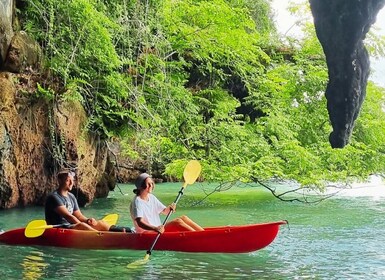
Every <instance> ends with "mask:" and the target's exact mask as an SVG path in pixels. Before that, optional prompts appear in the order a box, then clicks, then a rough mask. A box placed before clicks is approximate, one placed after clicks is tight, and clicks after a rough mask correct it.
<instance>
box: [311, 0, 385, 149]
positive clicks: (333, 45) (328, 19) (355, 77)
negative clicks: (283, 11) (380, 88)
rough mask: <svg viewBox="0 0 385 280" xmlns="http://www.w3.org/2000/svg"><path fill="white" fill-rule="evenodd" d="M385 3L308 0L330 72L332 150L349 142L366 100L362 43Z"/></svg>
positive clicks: (378, 0) (376, 0) (366, 68)
mask: <svg viewBox="0 0 385 280" xmlns="http://www.w3.org/2000/svg"><path fill="white" fill-rule="evenodd" d="M384 4H385V0H310V6H311V10H312V13H313V17H314V24H315V28H316V32H317V37H318V39H319V41H320V42H321V45H322V47H323V50H324V53H325V55H326V62H327V66H328V70H329V83H328V86H327V89H326V98H327V108H328V111H329V116H330V121H331V123H332V126H333V132H332V133H331V134H330V136H329V141H330V144H331V146H332V147H333V148H343V147H344V146H345V145H346V144H347V143H348V142H349V138H350V135H351V133H352V129H353V127H354V122H355V120H356V118H357V116H358V114H359V111H360V108H361V105H362V102H363V101H364V99H365V94H366V85H367V80H368V76H369V67H370V62H369V56H368V53H367V51H366V49H365V46H364V44H363V40H364V39H365V35H366V33H367V32H368V31H369V28H370V26H371V25H372V24H373V23H374V22H375V19H376V16H377V14H378V12H379V10H380V9H381V8H382V7H383V6H384Z"/></svg>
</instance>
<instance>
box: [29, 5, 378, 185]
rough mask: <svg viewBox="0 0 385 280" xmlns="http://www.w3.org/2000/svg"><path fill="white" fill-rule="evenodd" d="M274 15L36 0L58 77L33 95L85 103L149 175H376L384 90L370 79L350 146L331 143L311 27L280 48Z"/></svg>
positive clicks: (320, 178)
mask: <svg viewBox="0 0 385 280" xmlns="http://www.w3.org/2000/svg"><path fill="white" fill-rule="evenodd" d="M291 10H292V12H293V13H297V14H298V15H301V14H302V15H303V14H305V13H307V12H308V7H307V6H303V5H302V6H301V5H299V6H298V5H294V6H292V7H291ZM271 14H272V12H271V9H270V6H269V1H268V0H258V1H252V0H210V1H209V0H162V1H161V0H152V1H127V0H116V1H106V0H91V1H86V0H70V1H58V0H31V1H28V8H27V10H26V11H23V17H24V20H23V22H22V23H23V26H24V28H25V29H26V30H27V31H28V32H29V33H30V34H31V35H33V36H34V37H35V38H36V39H37V40H38V41H39V42H40V44H41V45H42V46H43V47H44V52H45V57H46V65H47V67H48V69H49V70H50V71H49V73H50V74H51V75H50V77H49V79H51V80H50V81H56V83H57V84H56V87H55V88H57V89H58V90H57V92H53V91H52V90H50V89H48V90H47V89H44V88H42V87H40V86H39V88H38V90H37V94H38V95H39V96H40V97H43V98H45V99H48V100H53V101H56V100H60V99H65V100H73V101H78V102H81V103H82V104H83V106H84V108H85V109H86V111H87V113H88V124H87V128H88V130H89V131H90V132H91V133H95V134H97V135H98V136H99V137H101V138H109V137H112V136H113V137H119V138H120V139H121V142H122V145H123V147H124V149H125V153H126V155H127V156H129V157H130V158H132V159H144V160H146V161H147V162H148V163H149V166H148V168H149V170H150V171H151V170H152V169H158V170H161V171H163V170H164V173H165V174H166V175H169V176H172V177H175V178H178V177H180V174H182V173H183V168H184V165H185V164H186V162H187V161H188V160H189V159H191V158H196V159H199V160H200V161H201V163H202V166H203V172H202V176H203V179H205V180H213V181H234V180H239V181H244V182H249V181H252V180H259V181H266V180H271V179H284V180H293V181H296V182H299V183H300V184H302V185H306V186H314V187H317V188H322V187H323V186H324V185H325V183H328V182H337V181H345V182H347V181H350V180H354V179H355V178H365V177H366V176H368V175H369V174H372V173H383V172H384V170H385V166H384V165H385V159H384V151H385V147H384V144H383V139H385V130H384V127H385V124H384V123H383V121H382V120H384V119H385V118H384V110H383V99H384V94H385V93H384V89H382V88H379V87H376V86H375V85H369V87H368V90H367V100H366V101H365V103H364V108H363V111H362V113H361V115H360V117H359V119H358V120H357V124H356V128H355V130H354V135H353V138H352V141H351V145H349V146H348V147H346V148H345V149H343V150H333V149H331V148H330V145H329V143H328V135H329V133H330V131H331V127H330V124H329V119H328V113H327V111H326V100H325V97H324V91H325V88H326V85H327V79H328V73H327V68H326V64H325V58H324V55H323V52H322V48H321V46H320V44H319V42H318V40H317V38H316V36H315V32H314V27H313V26H312V24H311V22H308V21H302V22H301V24H302V30H303V34H304V37H303V38H301V39H292V40H289V41H288V42H289V43H288V44H286V43H285V44H284V43H278V42H280V40H279V39H280V38H277V37H275V36H277V34H276V32H275V28H274V24H273V21H272V16H271ZM301 18H302V17H301ZM373 42H380V43H379V44H374V45H373V46H374V47H375V48H377V53H378V54H380V55H381V54H382V47H381V46H382V43H381V40H380V39H374V40H373ZM380 100H381V102H380ZM180 179H181V178H180Z"/></svg>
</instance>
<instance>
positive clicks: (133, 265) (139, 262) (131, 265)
mask: <svg viewBox="0 0 385 280" xmlns="http://www.w3.org/2000/svg"><path fill="white" fill-rule="evenodd" d="M149 259H150V254H148V253H147V254H146V255H145V256H144V258H143V259H140V260H136V261H134V262H132V263H129V264H128V265H127V268H129V269H135V268H138V267H139V266H141V265H145V264H146V263H147V262H148V261H149Z"/></svg>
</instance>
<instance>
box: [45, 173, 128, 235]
mask: <svg viewBox="0 0 385 280" xmlns="http://www.w3.org/2000/svg"><path fill="white" fill-rule="evenodd" d="M74 179H75V172H73V171H71V170H70V169H63V170H61V171H60V172H59V173H58V175H57V180H58V184H59V186H58V188H57V190H55V191H54V192H52V193H51V194H50V195H49V196H48V197H47V200H46V202H45V220H46V222H47V224H48V225H60V227H62V228H71V229H80V230H94V231H108V230H109V231H123V232H126V231H127V232H129V231H130V229H129V228H125V227H117V226H110V225H109V224H107V223H106V222H104V221H102V220H96V219H94V218H87V217H86V216H84V215H83V214H82V212H81V211H80V209H79V205H78V202H77V200H76V198H75V196H74V195H73V194H72V193H71V192H70V191H71V190H72V187H73V185H74Z"/></svg>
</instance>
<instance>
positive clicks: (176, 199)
mask: <svg viewBox="0 0 385 280" xmlns="http://www.w3.org/2000/svg"><path fill="white" fill-rule="evenodd" d="M186 185H187V184H186V183H185V184H184V185H183V187H182V188H181V189H180V191H179V193H178V195H177V197H176V198H175V200H174V204H175V205H176V204H177V203H178V201H179V199H180V198H181V197H182V195H183V191H184V189H185V187H186ZM172 212H173V211H172V210H171V211H170V212H168V214H167V216H166V218H165V219H164V221H163V224H162V225H163V226H164V225H165V224H166V223H167V221H168V219H169V218H170V216H171V214H172ZM160 235H161V233H160V232H158V234H157V236H156V238H155V240H154V242H153V243H152V245H151V248H150V249H149V250H148V251H147V255H151V252H152V250H153V249H154V247H155V244H156V242H158V239H159V237H160Z"/></svg>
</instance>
